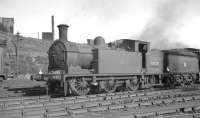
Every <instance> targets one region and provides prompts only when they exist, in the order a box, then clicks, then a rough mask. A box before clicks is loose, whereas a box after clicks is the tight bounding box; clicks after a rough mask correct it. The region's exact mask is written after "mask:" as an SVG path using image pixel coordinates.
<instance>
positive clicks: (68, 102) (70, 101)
mask: <svg viewBox="0 0 200 118" xmlns="http://www.w3.org/2000/svg"><path fill="white" fill-rule="evenodd" d="M62 103H63V104H65V105H70V104H74V100H64V101H62Z"/></svg>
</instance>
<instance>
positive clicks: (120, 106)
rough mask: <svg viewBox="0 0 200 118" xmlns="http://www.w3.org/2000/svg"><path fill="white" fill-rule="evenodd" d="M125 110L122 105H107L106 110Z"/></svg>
mask: <svg viewBox="0 0 200 118" xmlns="http://www.w3.org/2000/svg"><path fill="white" fill-rule="evenodd" d="M123 108H125V107H124V105H123V104H119V105H109V106H108V109H109V110H117V109H123Z"/></svg>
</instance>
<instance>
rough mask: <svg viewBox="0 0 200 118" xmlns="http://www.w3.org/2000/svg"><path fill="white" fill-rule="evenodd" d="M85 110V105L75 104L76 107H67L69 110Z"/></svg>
mask: <svg viewBox="0 0 200 118" xmlns="http://www.w3.org/2000/svg"><path fill="white" fill-rule="evenodd" d="M81 108H83V105H82V104H74V105H68V106H67V110H68V109H69V110H75V109H81Z"/></svg>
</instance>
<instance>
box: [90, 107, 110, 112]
mask: <svg viewBox="0 0 200 118" xmlns="http://www.w3.org/2000/svg"><path fill="white" fill-rule="evenodd" d="M107 110H108V106H98V107H92V108H88V111H89V112H102V111H107Z"/></svg>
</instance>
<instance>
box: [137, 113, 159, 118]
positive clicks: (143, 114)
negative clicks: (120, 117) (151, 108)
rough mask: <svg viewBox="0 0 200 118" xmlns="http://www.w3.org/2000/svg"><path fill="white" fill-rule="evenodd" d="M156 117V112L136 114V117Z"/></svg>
mask: <svg viewBox="0 0 200 118" xmlns="http://www.w3.org/2000/svg"><path fill="white" fill-rule="evenodd" d="M155 117H156V112H148V113H138V114H137V113H136V114H134V118H155Z"/></svg>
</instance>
